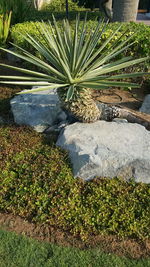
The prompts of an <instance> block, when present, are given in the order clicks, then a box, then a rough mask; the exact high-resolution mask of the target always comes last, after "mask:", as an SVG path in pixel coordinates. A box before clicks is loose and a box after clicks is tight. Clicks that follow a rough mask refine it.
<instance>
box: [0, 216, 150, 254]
mask: <svg viewBox="0 0 150 267" xmlns="http://www.w3.org/2000/svg"><path fill="white" fill-rule="evenodd" d="M0 227H1V229H4V230H7V231H11V232H16V233H17V234H22V235H25V236H28V237H31V238H34V239H37V240H39V241H45V242H51V243H55V244H58V245H62V246H73V247H76V248H80V249H89V248H100V249H101V250H102V251H104V252H106V253H113V254H116V255H118V256H125V257H128V258H132V259H141V258H147V257H150V239H147V240H144V241H140V240H135V239H129V238H128V239H121V238H118V237H117V236H114V235H109V236H105V235H97V236H93V235H91V237H90V238H88V240H86V241H84V242H83V241H82V240H81V239H80V238H79V237H74V236H73V235H71V234H70V233H68V232H65V231H62V230H61V229H56V228H55V227H52V226H50V225H48V224H47V225H38V224H34V223H31V222H29V221H27V220H25V219H24V218H21V217H19V216H15V215H12V214H6V213H0Z"/></svg>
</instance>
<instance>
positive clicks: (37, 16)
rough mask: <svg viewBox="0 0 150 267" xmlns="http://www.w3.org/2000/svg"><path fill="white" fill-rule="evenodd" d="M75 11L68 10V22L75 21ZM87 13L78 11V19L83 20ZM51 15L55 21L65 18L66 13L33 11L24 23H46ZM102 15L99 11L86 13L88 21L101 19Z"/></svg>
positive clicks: (83, 10) (82, 10) (81, 10)
mask: <svg viewBox="0 0 150 267" xmlns="http://www.w3.org/2000/svg"><path fill="white" fill-rule="evenodd" d="M77 13H78V12H77V11H70V10H69V20H70V21H73V20H75V18H76V16H77ZM86 13H87V11H86V10H85V9H80V17H81V19H83V20H84V18H85V14H86ZM52 14H53V15H54V16H55V18H56V20H57V21H58V20H62V19H64V18H66V12H65V11H59V12H50V11H46V10H39V11H37V10H33V11H32V13H31V12H30V13H29V14H28V16H27V18H26V21H41V20H43V21H48V20H52ZM103 16H104V15H103V13H102V12H100V11H94V12H91V11H88V20H95V19H96V18H98V17H103Z"/></svg>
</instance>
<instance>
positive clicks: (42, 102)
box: [10, 90, 67, 132]
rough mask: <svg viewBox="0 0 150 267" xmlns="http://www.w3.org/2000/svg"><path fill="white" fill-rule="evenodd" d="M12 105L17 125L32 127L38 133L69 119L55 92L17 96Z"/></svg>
mask: <svg viewBox="0 0 150 267" xmlns="http://www.w3.org/2000/svg"><path fill="white" fill-rule="evenodd" d="M10 103H11V110H12V113H13V116H14V121H15V123H17V124H19V125H28V126H32V127H34V129H35V130H36V131H38V132H41V131H44V130H45V129H46V128H48V127H49V126H51V125H53V124H54V123H55V121H56V120H58V121H60V120H66V117H67V116H66V114H65V112H64V111H62V109H61V107H60V102H59V99H58V95H57V92H56V91H55V90H47V91H41V92H40V91H39V92H35V93H32V94H31V93H27V94H22V95H17V96H15V97H14V98H13V99H12V100H11V102H10ZM42 129H43V130H42Z"/></svg>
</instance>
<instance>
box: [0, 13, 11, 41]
mask: <svg viewBox="0 0 150 267" xmlns="http://www.w3.org/2000/svg"><path fill="white" fill-rule="evenodd" d="M11 14H12V12H11V11H10V12H9V14H8V13H6V14H2V15H0V44H1V45H5V43H6V40H7V38H8V34H9V30H10V22H11Z"/></svg>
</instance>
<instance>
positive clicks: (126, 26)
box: [11, 20, 150, 71]
mask: <svg viewBox="0 0 150 267" xmlns="http://www.w3.org/2000/svg"><path fill="white" fill-rule="evenodd" d="M39 23H40V22H25V23H20V24H16V25H15V26H13V27H12V30H11V38H12V40H13V42H14V43H15V44H16V45H19V46H21V47H22V48H24V49H27V50H28V51H29V52H32V53H35V51H34V49H33V47H31V45H30V44H29V43H28V42H27V41H26V40H25V39H24V38H23V36H22V35H20V34H18V33H19V32H21V33H26V32H27V33H29V34H30V35H31V36H33V37H35V38H36V39H37V40H42V39H43V38H42V36H41V35H40V33H39V31H38V25H39ZM74 23H75V22H74V21H72V22H71V26H72V28H73V27H74ZM58 24H59V26H60V27H61V24H62V22H59V23H58ZM96 25H97V22H96V21H93V20H89V21H88V22H87V35H88V31H91V29H92V28H93V27H95V26H96ZM119 25H120V23H118V22H116V23H110V24H108V26H107V28H106V31H105V33H104V34H103V35H102V38H101V40H100V41H99V44H98V47H99V46H100V45H101V44H102V42H104V41H105V40H106V39H107V38H109V36H110V35H111V34H112V32H113V31H114V30H116V29H117V28H118V27H119ZM81 26H82V23H81ZM123 33H125V34H124V35H123V36H122V38H121V42H122V41H124V40H126V39H127V38H128V36H132V40H131V41H133V42H134V44H133V45H132V47H131V48H129V49H128V50H127V51H124V52H123V53H122V54H120V57H124V56H125V55H132V56H133V57H135V58H139V57H146V56H149V55H150V38H149V36H150V27H149V26H146V25H144V24H136V23H133V22H130V23H122V27H121V29H120V30H119V32H118V33H117V34H116V35H115V37H114V38H113V39H112V40H111V42H110V43H109V44H108V46H107V48H108V49H109V50H110V48H111V45H112V44H113V42H115V41H116V39H117V38H119V37H121V35H122V34H123ZM43 42H44V41H43ZM142 66H144V68H149V62H147V63H144V65H142ZM136 70H137V71H138V70H139V67H137V69H136Z"/></svg>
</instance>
